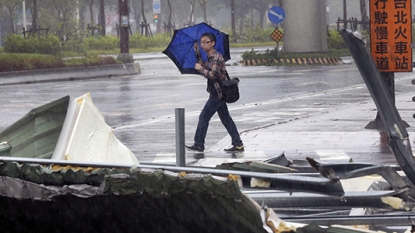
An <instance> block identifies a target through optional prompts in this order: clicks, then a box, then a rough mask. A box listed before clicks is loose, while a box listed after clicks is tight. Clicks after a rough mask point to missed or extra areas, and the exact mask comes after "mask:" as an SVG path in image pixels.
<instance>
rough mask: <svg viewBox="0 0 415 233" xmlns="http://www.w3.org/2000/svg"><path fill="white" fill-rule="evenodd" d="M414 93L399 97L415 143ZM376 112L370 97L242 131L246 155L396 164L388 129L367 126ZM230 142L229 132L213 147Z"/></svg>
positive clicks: (211, 149) (212, 149) (403, 117)
mask: <svg viewBox="0 0 415 233" xmlns="http://www.w3.org/2000/svg"><path fill="white" fill-rule="evenodd" d="M413 96H414V94H413V93H404V94H401V95H396V97H395V98H396V106H397V108H398V112H399V114H400V116H401V118H402V120H404V121H405V122H407V123H408V124H409V125H410V127H408V128H407V131H408V133H409V137H410V139H411V140H410V141H411V142H412V144H413V143H414V138H415V137H414V134H415V127H413V126H414V125H415V123H414V119H413V118H412V115H413V114H414V113H415V108H414V107H415V103H414V102H412V97H413ZM400 109H403V110H400ZM376 113H377V110H376V106H375V104H374V102H373V101H367V102H360V103H357V104H348V105H344V106H342V107H337V108H333V109H330V110H328V111H325V112H323V113H317V114H314V115H311V116H308V117H306V118H301V119H295V120H292V121H289V122H280V123H277V124H274V125H269V126H265V127H263V128H258V129H252V130H249V131H246V132H242V133H241V137H242V140H243V141H244V144H245V152H244V158H247V159H248V158H257V159H261V158H265V157H270V156H276V155H279V154H281V153H284V154H285V156H286V157H287V158H288V159H293V160H294V159H295V160H296V159H302V160H303V159H305V158H306V157H313V158H315V159H317V160H319V161H328V160H330V161H331V162H349V161H354V162H364V163H377V164H394V165H395V164H396V163H397V162H396V160H395V157H394V155H393V153H392V151H391V150H390V148H389V145H388V141H387V135H386V133H385V132H380V131H378V130H374V129H365V126H366V125H367V124H368V123H369V122H371V121H373V120H374V119H375V117H376ZM230 142H231V140H230V137H229V136H227V137H225V138H223V139H222V140H221V141H219V142H218V143H217V144H216V145H215V146H213V147H212V148H209V151H212V152H217V151H222V150H223V149H224V148H226V147H228V146H229V144H230ZM413 148H414V146H412V149H413Z"/></svg>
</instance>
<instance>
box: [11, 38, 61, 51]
mask: <svg viewBox="0 0 415 233" xmlns="http://www.w3.org/2000/svg"><path fill="white" fill-rule="evenodd" d="M3 44H4V45H3V47H4V51H5V52H7V53H38V54H52V55H60V54H61V52H62V48H61V44H60V42H59V39H58V37H56V36H54V35H50V36H48V37H30V38H24V37H22V36H19V35H16V34H9V35H7V36H6V38H4V40H3Z"/></svg>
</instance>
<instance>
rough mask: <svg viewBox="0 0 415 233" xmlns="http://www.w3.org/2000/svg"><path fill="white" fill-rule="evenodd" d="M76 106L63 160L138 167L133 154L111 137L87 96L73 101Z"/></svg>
mask: <svg viewBox="0 0 415 233" xmlns="http://www.w3.org/2000/svg"><path fill="white" fill-rule="evenodd" d="M75 101H76V102H77V104H78V105H79V106H80V111H79V113H78V116H77V119H76V122H75V125H74V127H73V131H72V134H71V137H70V139H69V143H68V148H67V149H66V152H65V160H70V161H83V162H101V163H110V164H129V165H137V164H139V162H138V160H137V158H136V157H135V155H134V154H133V153H132V152H131V150H130V149H128V148H127V147H126V146H125V145H124V144H122V143H121V142H120V141H119V140H118V139H117V137H116V136H115V135H114V132H113V130H112V128H111V127H110V126H109V125H107V123H106V122H105V119H104V116H103V115H102V114H101V112H100V111H99V110H98V108H97V107H95V105H94V104H93V103H92V99H91V96H90V94H89V93H88V94H85V95H83V96H80V97H78V98H76V99H75Z"/></svg>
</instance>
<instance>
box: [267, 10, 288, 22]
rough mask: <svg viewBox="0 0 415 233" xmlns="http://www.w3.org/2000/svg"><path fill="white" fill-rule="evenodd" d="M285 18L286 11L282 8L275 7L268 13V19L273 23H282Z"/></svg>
mask: <svg viewBox="0 0 415 233" xmlns="http://www.w3.org/2000/svg"><path fill="white" fill-rule="evenodd" d="M284 18H285V11H284V9H282V7H279V6H273V7H271V8H270V9H269V11H268V19H269V20H270V21H271V22H273V23H281V22H282V21H283V20H284Z"/></svg>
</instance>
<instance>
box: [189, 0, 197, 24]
mask: <svg viewBox="0 0 415 233" xmlns="http://www.w3.org/2000/svg"><path fill="white" fill-rule="evenodd" d="M188 1H189V3H190V15H189V23H188V24H189V25H192V24H193V23H194V13H195V7H196V0H188Z"/></svg>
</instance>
